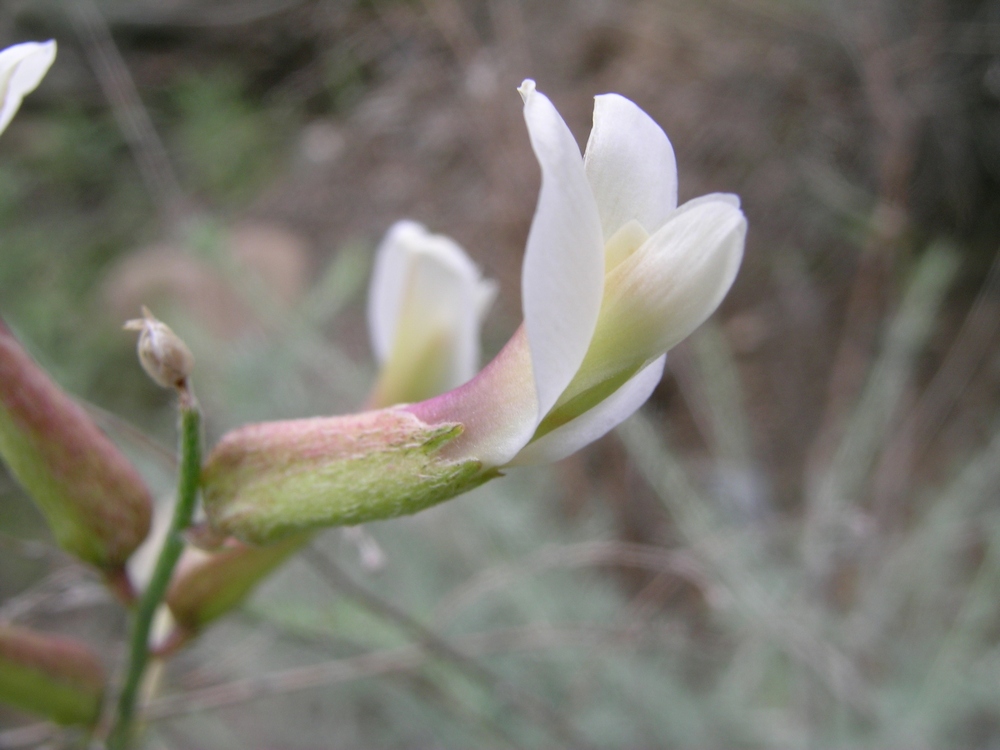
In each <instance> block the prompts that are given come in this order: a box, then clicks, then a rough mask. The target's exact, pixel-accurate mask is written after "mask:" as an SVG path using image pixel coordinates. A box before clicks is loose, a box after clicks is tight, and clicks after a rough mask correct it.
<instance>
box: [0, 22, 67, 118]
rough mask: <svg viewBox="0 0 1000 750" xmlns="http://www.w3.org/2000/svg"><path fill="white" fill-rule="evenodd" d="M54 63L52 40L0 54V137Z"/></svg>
mask: <svg viewBox="0 0 1000 750" xmlns="http://www.w3.org/2000/svg"><path fill="white" fill-rule="evenodd" d="M55 59H56V43H55V40H52V41H48V42H25V43H24V44H15V45H14V46H13V47H8V48H7V49H5V50H3V51H0V102H2V105H0V133H2V132H3V131H4V130H6V129H7V126H8V125H9V124H10V121H11V120H12V119H13V118H14V115H15V114H17V110H18V108H19V107H20V106H21V102H22V101H23V100H24V97H26V96H27V95H28V94H30V93H31V92H32V91H34V90H35V89H36V88H37V87H38V84H39V83H41V82H42V78H44V77H45V74H46V73H47V72H48V70H49V67H50V66H51V65H52V62H53V61H54V60H55Z"/></svg>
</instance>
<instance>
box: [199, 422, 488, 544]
mask: <svg viewBox="0 0 1000 750" xmlns="http://www.w3.org/2000/svg"><path fill="white" fill-rule="evenodd" d="M461 432H462V426H461V425H460V424H456V423H443V424H435V425H428V424H426V423H424V422H422V421H421V420H420V419H418V418H417V417H416V416H414V415H413V414H412V413H410V412H408V411H406V410H405V409H384V410H381V411H373V412H366V413H363V414H358V415H351V416H346V417H329V418H315V419H302V420H293V421H287V422H268V423H263V424H257V425H249V426H247V427H243V428H240V429H237V430H234V431H233V432H231V433H229V434H228V435H226V436H225V437H224V438H223V439H222V441H221V442H220V443H219V445H218V446H216V448H215V450H214V451H212V454H211V455H210V456H209V457H208V460H207V461H206V463H205V467H204V470H203V472H202V492H203V498H204V503H205V510H206V512H207V514H208V518H209V522H210V523H211V525H212V526H213V528H214V529H215V530H216V531H218V532H220V533H222V534H225V535H230V536H235V537H237V538H238V539H241V540H243V541H245V542H249V543H250V544H267V543H269V542H272V541H274V540H277V539H280V538H282V537H284V536H286V535H288V534H291V533H294V532H297V531H305V530H308V529H314V528H320V527H324V526H352V525H356V524H359V523H367V522H369V521H377V520H382V519H386V518H395V517H397V516H402V515H408V514H411V513H416V512H417V511H420V510H423V509H424V508H428V507H430V506H432V505H436V504H437V503H440V502H442V501H444V500H448V499H450V498H452V497H455V496H456V495H459V494H461V493H463V492H466V491H468V490H470V489H472V488H474V487H477V486H479V485H480V484H482V483H484V482H486V481H487V480H489V479H492V478H493V477H495V476H498V472H497V471H496V470H488V471H483V469H482V465H481V464H480V462H479V461H476V460H459V461H452V460H447V459H445V458H443V457H442V456H441V449H442V448H443V447H444V446H445V445H447V444H448V443H450V442H451V441H452V440H454V439H455V438H457V437H458V436H459V435H460V434H461Z"/></svg>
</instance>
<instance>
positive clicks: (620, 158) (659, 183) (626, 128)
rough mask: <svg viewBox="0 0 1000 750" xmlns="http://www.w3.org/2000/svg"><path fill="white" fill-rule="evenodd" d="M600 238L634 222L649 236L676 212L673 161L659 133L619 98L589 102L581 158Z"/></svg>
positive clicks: (644, 116) (636, 109)
mask: <svg viewBox="0 0 1000 750" xmlns="http://www.w3.org/2000/svg"><path fill="white" fill-rule="evenodd" d="M584 162H585V163H586V168H587V178H588V179H589V180H590V185H591V187H592V188H593V191H594V197H595V198H596V199H597V208H598V210H599V211H600V213H601V224H602V226H603V229H604V235H603V236H604V239H605V241H607V240H609V239H610V238H611V237H612V235H614V233H615V232H617V231H618V230H619V229H621V227H622V226H624V225H625V224H627V223H628V222H629V221H632V220H635V221H638V222H639V224H640V225H642V227H643V229H645V230H646V231H647V232H649V233H650V234H652V233H653V232H655V231H656V230H657V229H659V228H660V227H661V226H662V225H663V223H664V222H665V221H666V220H667V216H668V215H669V214H670V212H671V211H673V210H674V209H675V208H677V160H676V159H675V157H674V149H673V146H671V145H670V140H669V139H668V138H667V135H666V133H664V132H663V129H662V128H660V126H659V125H657V124H656V123H655V122H654V121H653V119H652V118H651V117H650V116H649V115H647V114H646V113H645V112H643V111H642V110H641V109H639V107H637V106H636V105H635V104H634V103H632V102H631V101H629V100H628V99H626V98H625V97H623V96H619V95H618V94H604V95H603V96H597V97H595V98H594V129H593V130H591V131H590V140H589V141H588V142H587V152H586V156H585V157H584Z"/></svg>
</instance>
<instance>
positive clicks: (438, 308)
mask: <svg viewBox="0 0 1000 750" xmlns="http://www.w3.org/2000/svg"><path fill="white" fill-rule="evenodd" d="M496 291H497V289H496V284H495V283H494V282H493V281H490V280H487V279H483V278H482V275H481V274H480V272H479V269H478V268H476V266H475V264H474V263H473V262H472V261H471V260H470V259H469V257H468V256H467V255H466V254H465V251H464V250H462V248H461V247H459V246H458V245H457V244H456V243H455V242H454V241H452V240H451V239H449V238H448V237H445V236H443V235H439V234H431V233H430V232H428V231H427V229H426V228H425V227H424V226H423V225H422V224H418V223H417V222H414V221H400V222H397V223H396V224H394V225H393V226H392V227H391V228H390V229H389V232H388V233H387V234H386V236H385V239H383V240H382V243H381V244H380V245H379V248H378V251H377V254H376V258H375V268H374V271H373V273H372V281H371V287H370V289H369V291H368V327H369V331H370V334H371V340H372V348H373V349H374V351H375V357H376V359H377V360H378V363H379V365H380V368H381V370H380V373H379V380H378V384H377V385H376V387H375V390H374V393H373V395H372V397H371V399H370V401H371V405H372V406H378V407H383V406H390V405H392V404H397V403H404V402H413V401H420V400H422V399H425V398H430V397H432V396H436V395H438V394H440V393H444V392H445V391H447V390H450V389H452V388H455V387H456V386H459V385H461V384H462V383H464V382H466V381H467V380H469V379H470V378H471V377H472V376H473V375H475V374H476V370H478V369H479V332H480V328H481V325H482V320H483V317H484V316H485V315H486V312H487V311H488V310H489V307H490V305H491V304H492V302H493V299H494V298H495V297H496Z"/></svg>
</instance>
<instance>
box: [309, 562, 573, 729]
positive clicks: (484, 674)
mask: <svg viewBox="0 0 1000 750" xmlns="http://www.w3.org/2000/svg"><path fill="white" fill-rule="evenodd" d="M302 556H303V559H305V560H306V562H308V563H309V564H310V565H311V566H312V567H313V569H314V570H315V571H316V572H317V573H319V574H320V575H321V576H322V578H323V579H324V580H325V581H326V582H327V583H328V584H329V585H330V586H331V587H332V588H333V589H334V590H336V591H339V592H341V593H345V594H347V595H348V596H350V597H351V598H353V599H355V600H357V601H358V602H360V603H361V604H362V605H363V606H364V607H365V608H366V609H368V610H370V611H371V612H373V613H375V614H377V615H378V616H380V617H382V618H384V619H386V620H388V621H390V622H392V623H393V624H395V625H396V626H397V627H399V628H400V629H401V630H403V631H405V632H407V633H409V634H410V635H411V636H412V637H413V638H415V639H416V640H417V641H418V642H419V644H420V648H421V649H422V650H425V651H427V652H428V653H430V654H432V655H434V656H436V657H438V658H441V659H444V660H446V661H449V662H451V663H452V664H454V665H455V666H456V667H457V668H458V669H459V670H460V671H461V672H462V673H463V674H464V675H465V676H466V677H469V678H470V679H472V680H475V681H476V682H478V683H480V684H481V685H483V686H484V687H486V688H487V689H488V690H490V691H491V692H492V693H493V694H494V695H496V696H497V697H498V698H499V699H500V700H502V701H503V702H505V703H508V704H509V705H512V706H515V707H517V708H518V709H520V710H521V711H522V712H524V713H525V714H526V715H528V716H530V717H532V718H533V719H534V720H535V721H536V722H538V723H539V724H541V725H543V726H545V727H546V728H547V729H548V730H549V731H551V732H552V734H553V735H554V736H555V737H557V738H558V739H559V740H560V741H561V742H564V743H567V744H568V745H569V746H570V747H578V748H587V747H591V745H590V744H589V743H588V742H587V741H586V740H585V739H584V738H583V737H581V736H579V735H578V734H577V732H576V730H575V729H573V728H572V727H571V726H570V725H569V724H568V723H567V722H566V721H565V720H564V719H563V718H562V717H561V716H560V715H559V714H558V713H557V712H556V711H554V710H553V709H551V708H550V707H548V706H546V705H545V704H544V703H543V702H542V700H541V699H539V698H536V697H534V696H531V695H530V694H529V693H527V692H526V691H525V690H524V689H522V688H520V687H517V686H515V685H511V684H509V683H508V682H507V681H506V680H504V679H503V678H501V677H500V676H499V675H497V674H495V673H494V672H493V671H492V670H490V669H488V668H487V667H485V666H483V665H482V664H480V663H479V662H477V661H475V660H474V659H472V658H471V657H470V656H469V655H468V654H467V653H464V652H463V651H462V650H460V649H458V648H456V647H455V646H453V645H452V643H451V642H450V641H449V640H448V639H445V638H443V637H442V636H440V635H438V634H437V633H436V632H434V631H433V630H431V629H430V628H428V627H427V626H425V625H423V624H422V623H420V622H418V621H417V620H416V619H414V618H413V617H411V616H410V615H409V614H408V613H406V612H404V611H403V610H401V609H399V608H397V607H396V606H395V605H394V604H392V603H390V602H388V601H385V600H384V599H382V598H381V597H379V596H378V595H376V594H374V593H372V592H371V591H369V590H368V589H366V588H364V587H363V586H360V585H358V584H357V583H356V582H355V581H354V580H352V579H351V578H350V576H348V575H347V574H346V573H344V572H343V571H342V570H341V569H340V567H339V566H337V565H336V564H335V563H334V562H333V561H332V560H330V558H328V557H327V556H326V555H324V554H322V553H321V552H319V551H318V550H316V549H315V548H314V547H307V548H306V549H305V550H304V551H303V553H302Z"/></svg>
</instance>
